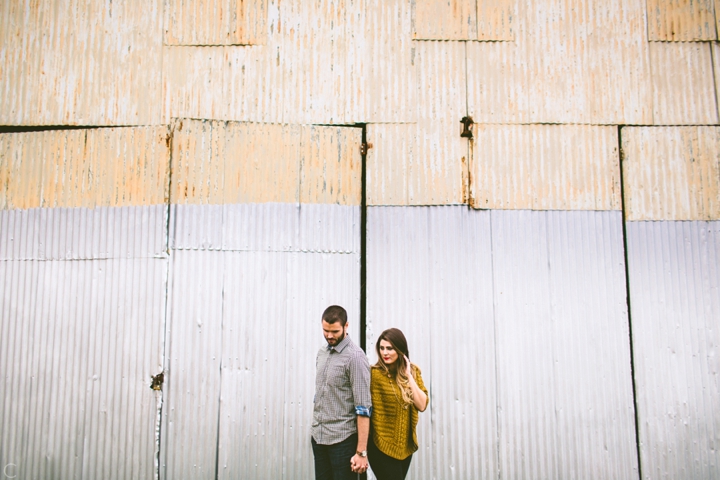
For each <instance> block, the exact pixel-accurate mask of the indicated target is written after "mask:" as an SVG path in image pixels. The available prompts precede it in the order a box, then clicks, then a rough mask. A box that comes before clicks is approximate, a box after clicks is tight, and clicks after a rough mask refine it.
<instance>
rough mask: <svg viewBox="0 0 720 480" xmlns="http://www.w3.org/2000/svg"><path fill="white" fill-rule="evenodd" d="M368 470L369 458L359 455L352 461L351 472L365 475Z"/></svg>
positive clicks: (354, 456)
mask: <svg viewBox="0 0 720 480" xmlns="http://www.w3.org/2000/svg"><path fill="white" fill-rule="evenodd" d="M367 469H368V460H367V457H361V456H360V455H358V454H357V453H356V454H355V455H353V457H352V458H351V459H350V470H352V471H353V472H355V473H365V472H367Z"/></svg>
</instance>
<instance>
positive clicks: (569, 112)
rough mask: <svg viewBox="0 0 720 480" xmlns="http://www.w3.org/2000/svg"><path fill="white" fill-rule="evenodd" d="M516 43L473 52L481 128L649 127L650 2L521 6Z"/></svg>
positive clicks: (471, 75) (474, 109)
mask: <svg viewBox="0 0 720 480" xmlns="http://www.w3.org/2000/svg"><path fill="white" fill-rule="evenodd" d="M517 14H518V20H517V22H516V25H517V28H515V39H516V40H515V42H513V43H504V42H493V43H474V42H469V43H468V44H467V48H468V111H469V113H470V115H472V116H473V118H474V119H475V121H476V122H480V123H526V122H532V123H592V124H612V123H650V122H651V121H652V90H651V84H650V70H649V54H648V45H647V41H646V24H645V2H644V1H642V0H632V1H620V0H613V1H612V2H605V1H603V2H599V1H597V2H596V1H592V2H581V3H578V2H572V1H567V0H546V1H540V2H531V3H528V2H518V5H517Z"/></svg>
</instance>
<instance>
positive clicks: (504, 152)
mask: <svg viewBox="0 0 720 480" xmlns="http://www.w3.org/2000/svg"><path fill="white" fill-rule="evenodd" d="M473 145H474V148H473V159H472V162H471V164H470V172H471V173H470V200H469V203H470V205H472V206H473V207H475V208H490V209H527V210H619V209H620V205H621V198H620V165H619V164H620V156H619V152H618V138H617V128H616V127H590V126H580V125H557V126H556V125H516V126H500V125H477V126H476V127H475V139H474V142H473Z"/></svg>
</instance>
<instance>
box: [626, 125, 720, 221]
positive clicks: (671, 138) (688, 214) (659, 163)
mask: <svg viewBox="0 0 720 480" xmlns="http://www.w3.org/2000/svg"><path fill="white" fill-rule="evenodd" d="M719 140H720V128H717V127H628V128H623V129H622V142H623V145H622V148H623V154H624V160H623V164H622V168H623V175H624V182H625V186H624V195H625V215H626V219H627V220H720V141H719Z"/></svg>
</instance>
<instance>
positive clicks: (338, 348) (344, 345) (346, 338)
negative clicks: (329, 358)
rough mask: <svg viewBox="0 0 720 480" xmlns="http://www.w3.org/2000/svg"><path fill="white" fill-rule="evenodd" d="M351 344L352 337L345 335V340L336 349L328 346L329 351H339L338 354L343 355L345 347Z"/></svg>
mask: <svg viewBox="0 0 720 480" xmlns="http://www.w3.org/2000/svg"><path fill="white" fill-rule="evenodd" d="M349 344H350V335H345V338H343V339H342V341H341V342H340V343H338V344H337V345H335V346H334V347H332V346H330V345H328V350H330V351H331V352H332V351H333V350H335V351H337V352H338V353H341V352H342V351H343V350H345V347H347V346H348V345H349Z"/></svg>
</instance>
